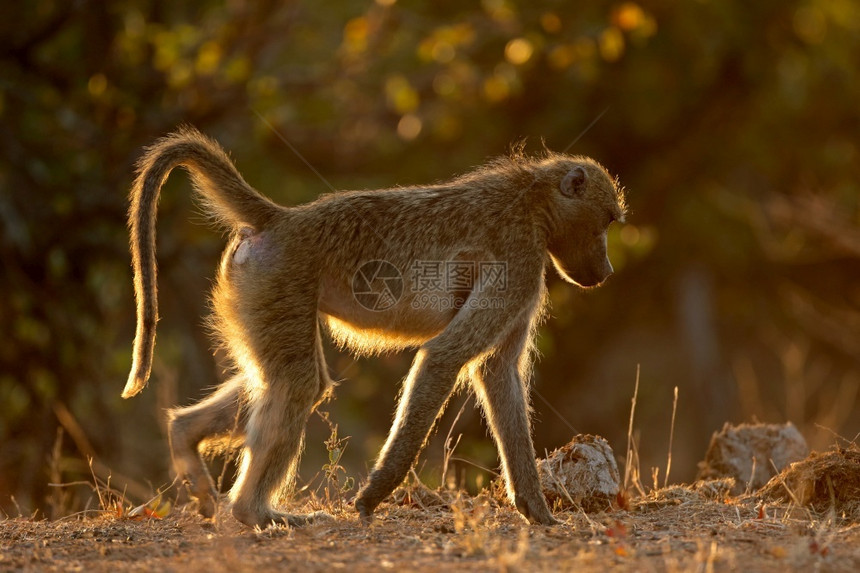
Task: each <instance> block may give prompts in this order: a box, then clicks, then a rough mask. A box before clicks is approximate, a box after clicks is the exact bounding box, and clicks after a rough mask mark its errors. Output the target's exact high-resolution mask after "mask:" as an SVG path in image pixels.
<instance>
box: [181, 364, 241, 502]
mask: <svg viewBox="0 0 860 573" xmlns="http://www.w3.org/2000/svg"><path fill="white" fill-rule="evenodd" d="M244 383H245V379H244V377H242V376H235V377H233V378H232V379H230V380H228V381H227V382H225V383H224V384H222V385H221V386H220V387H219V388H218V389H217V390H216V391H215V392H214V393H212V394H211V395H210V396H208V397H207V398H205V399H204V400H203V401H201V402H199V403H197V404H194V405H193V406H188V407H186V408H174V409H173V410H170V412H169V413H168V420H167V433H168V439H169V442H170V454H171V457H172V458H173V466H174V468H175V469H176V473H177V474H178V476H179V477H180V479H183V480H184V481H185V482H186V483H187V484H188V487H189V490H190V492H191V495H192V496H194V497H195V498H197V501H198V504H199V508H198V510H199V511H200V514H201V515H203V516H204V517H212V516H213V515H215V506H216V503H217V499H218V492H217V490H216V489H215V484H214V483H213V481H212V477H211V476H210V475H209V471H208V470H207V469H206V465H205V464H204V463H203V460H202V459H201V457H200V452H199V450H198V447H199V446H200V443H201V442H202V441H203V440H205V439H207V438H211V437H221V438H225V439H231V440H239V439H242V438H243V437H244V435H245V427H244V420H242V419H241V418H242V416H241V414H240V408H241V403H242V392H243V388H244Z"/></svg>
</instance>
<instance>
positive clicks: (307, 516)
mask: <svg viewBox="0 0 860 573" xmlns="http://www.w3.org/2000/svg"><path fill="white" fill-rule="evenodd" d="M233 517H235V518H236V519H237V520H238V521H240V522H242V523H244V524H245V525H247V526H249V527H260V528H266V527H271V526H272V525H287V526H289V527H304V526H305V525H311V524H312V523H319V522H321V521H331V520H334V517H333V516H332V515H331V514H328V513H326V512H324V511H315V512H313V513H282V512H280V511H272V510H269V511H263V512H260V513H253V512H247V511H241V510H237V509H236V507H234V508H233Z"/></svg>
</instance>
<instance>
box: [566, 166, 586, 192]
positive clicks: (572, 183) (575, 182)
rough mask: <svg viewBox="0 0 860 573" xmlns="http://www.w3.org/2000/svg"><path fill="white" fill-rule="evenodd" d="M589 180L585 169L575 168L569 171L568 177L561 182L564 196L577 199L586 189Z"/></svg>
mask: <svg viewBox="0 0 860 573" xmlns="http://www.w3.org/2000/svg"><path fill="white" fill-rule="evenodd" d="M587 179H588V176H587V175H586V174H585V169H583V168H582V167H574V168H573V169H571V170H570V171H568V172H567V175H565V176H564V179H562V180H561V185H560V186H559V187H560V189H561V192H562V194H563V195H564V196H565V197H575V196H576V195H578V194H579V193H580V192H582V190H583V189H585V182H586V180H587Z"/></svg>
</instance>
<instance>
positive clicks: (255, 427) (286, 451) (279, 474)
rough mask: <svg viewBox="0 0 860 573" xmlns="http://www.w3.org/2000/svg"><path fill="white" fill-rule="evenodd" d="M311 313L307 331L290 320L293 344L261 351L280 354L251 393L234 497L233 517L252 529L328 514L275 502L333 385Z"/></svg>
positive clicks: (265, 365)
mask: <svg viewBox="0 0 860 573" xmlns="http://www.w3.org/2000/svg"><path fill="white" fill-rule="evenodd" d="M308 314H309V315H310V316H309V317H308V320H307V321H306V324H307V328H301V327H300V326H298V325H297V324H296V323H299V322H300V321H299V320H296V319H293V318H291V319H290V322H291V323H292V324H293V326H292V327H291V328H290V332H289V333H286V336H285V338H286V340H289V341H290V344H284V343H283V341H281V342H280V343H276V342H275V341H271V340H268V341H264V340H260V341H258V342H259V344H260V347H262V348H268V349H271V350H274V349H277V353H275V352H272V353H271V354H270V355H269V356H266V357H265V361H264V362H262V363H261V364H259V372H260V373H261V375H262V378H263V379H262V380H261V381H260V383H259V384H257V383H254V389H253V390H252V391H251V393H250V402H249V404H248V424H247V435H246V439H245V451H244V453H243V456H242V465H241V469H240V472H239V477H238V479H237V480H236V483H235V484H234V485H233V489H232V490H231V492H230V497H231V498H232V500H233V516H234V517H235V518H236V519H238V520H239V521H241V522H242V523H244V524H246V525H249V526H251V527H254V526H260V527H265V526H267V525H270V524H272V523H281V524H285V525H290V526H300V525H304V524H306V523H308V522H310V521H312V520H314V519H316V518H318V517H321V516H323V515H325V514H324V513H322V512H317V513H314V514H309V515H297V514H289V513H283V512H279V511H276V510H275V509H273V507H272V503H273V501H274V498H275V497H276V496H278V494H281V493H283V492H285V491H286V490H287V489H288V488H289V487H290V486H292V484H293V481H294V479H295V475H296V470H297V466H298V462H299V457H300V455H301V449H302V447H303V445H304V433H305V424H306V423H307V419H308V417H309V416H310V414H311V412H312V411H313V409H314V407H315V406H316V405H317V404H318V403H319V401H320V400H321V399H322V397H323V396H324V395H325V393H326V391H327V390H328V388H329V385H330V382H329V379H328V376H327V374H326V373H325V372H324V371H323V370H322V368H323V361H322V359H321V357H320V356H319V353H320V352H321V346H320V342H319V332H318V327H317V318H316V308H315V307H314V308H313V309H312V312H309V313H308ZM284 334H285V333H281V335H284ZM262 336H265V335H261V338H262ZM299 341H300V342H299Z"/></svg>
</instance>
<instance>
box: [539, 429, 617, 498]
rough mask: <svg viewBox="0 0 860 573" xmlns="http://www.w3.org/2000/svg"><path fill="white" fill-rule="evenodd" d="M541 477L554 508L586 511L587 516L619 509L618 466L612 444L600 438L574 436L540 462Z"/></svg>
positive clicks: (544, 491) (544, 490) (545, 492)
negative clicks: (610, 445)
mask: <svg viewBox="0 0 860 573" xmlns="http://www.w3.org/2000/svg"><path fill="white" fill-rule="evenodd" d="M538 474H539V475H540V481H541V487H542V488H543V493H544V495H545V496H546V498H547V501H548V502H549V504H550V507H561V508H576V509H579V508H582V510H583V511H585V512H587V513H592V512H599V511H605V510H608V509H612V508H614V507H617V503H618V496H619V493H620V491H621V480H620V478H619V474H618V465H617V464H616V463H615V454H614V453H613V452H612V448H610V447H609V442H607V441H606V440H605V439H604V438H601V437H600V436H591V435H588V434H578V435H576V436H574V437H573V439H572V440H571V441H570V442H569V443H568V444H566V445H564V446H562V447H561V448H558V449H557V450H554V451H553V452H552V453H550V454H549V456H547V457H546V459H539V460H538Z"/></svg>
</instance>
